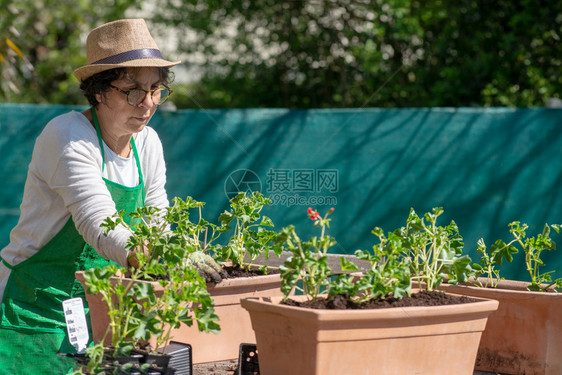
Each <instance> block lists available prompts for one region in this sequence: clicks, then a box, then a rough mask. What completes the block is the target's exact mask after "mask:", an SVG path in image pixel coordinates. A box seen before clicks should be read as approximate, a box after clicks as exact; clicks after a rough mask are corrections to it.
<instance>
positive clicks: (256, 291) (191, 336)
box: [172, 274, 282, 363]
mask: <svg viewBox="0 0 562 375" xmlns="http://www.w3.org/2000/svg"><path fill="white" fill-rule="evenodd" d="M207 290H208V291H209V293H210V294H211V297H212V298H213V300H214V301H215V313H216V314H217V315H218V316H219V319H220V321H219V324H220V327H221V330H220V332H219V333H218V334H216V335H215V334H212V333H204V332H199V330H198V329H197V327H196V326H195V325H193V326H191V327H188V326H185V325H182V326H181V327H180V328H178V329H174V330H173V331H172V337H173V341H176V342H181V343H186V344H191V346H192V347H193V363H203V362H215V361H223V360H227V359H234V358H238V354H239V350H240V344H241V343H255V342H256V336H255V334H254V331H253V330H252V323H251V321H250V315H249V314H248V312H247V311H246V310H245V309H243V308H242V307H241V306H240V299H242V298H249V297H263V296H271V295H274V296H281V295H282V293H281V277H280V276H279V274H272V275H266V276H255V277H244V278H234V279H226V280H223V281H221V282H220V283H219V284H209V285H208V286H207Z"/></svg>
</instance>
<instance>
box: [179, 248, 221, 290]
mask: <svg viewBox="0 0 562 375" xmlns="http://www.w3.org/2000/svg"><path fill="white" fill-rule="evenodd" d="M188 261H189V262H190V263H191V265H192V266H193V267H195V268H196V269H197V271H199V274H200V275H201V276H202V277H204V278H205V281H207V282H215V283H220V282H221V280H222V279H223V278H226V277H227V276H228V275H227V273H226V271H224V270H223V269H222V266H221V265H220V264H218V263H217V262H215V260H214V259H213V258H212V257H211V256H209V255H208V254H205V253H204V252H202V251H195V252H193V253H191V254H189V257H188Z"/></svg>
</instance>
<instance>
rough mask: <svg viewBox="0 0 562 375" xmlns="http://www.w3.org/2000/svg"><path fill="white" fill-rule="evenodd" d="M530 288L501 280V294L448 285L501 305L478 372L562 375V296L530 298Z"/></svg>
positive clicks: (483, 347) (539, 294)
mask: <svg viewBox="0 0 562 375" xmlns="http://www.w3.org/2000/svg"><path fill="white" fill-rule="evenodd" d="M528 284H529V283H526V282H522V281H514V280H500V282H499V285H498V287H496V288H480V287H476V286H465V285H447V284H443V285H442V286H441V287H440V288H441V289H443V290H446V291H447V292H450V293H456V294H463V295H467V296H474V297H481V298H492V299H495V300H497V301H499V303H500V305H499V308H498V310H497V311H496V312H494V313H492V314H490V316H489V318H488V325H487V326H486V330H485V331H484V333H483V334H482V340H481V341H480V348H479V349H478V356H477V360H476V369H477V370H480V371H488V372H499V373H501V374H518V375H519V374H521V375H523V374H525V375H539V374H540V375H560V374H562V318H561V317H560V313H561V311H562V294H559V293H544V292H529V291H527V289H526V287H527V285H528Z"/></svg>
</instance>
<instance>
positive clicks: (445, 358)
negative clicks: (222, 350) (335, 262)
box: [242, 296, 498, 375]
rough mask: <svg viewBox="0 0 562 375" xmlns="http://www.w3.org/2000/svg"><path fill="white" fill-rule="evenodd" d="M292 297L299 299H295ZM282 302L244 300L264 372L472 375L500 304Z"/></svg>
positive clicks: (269, 374) (281, 374)
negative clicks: (341, 306) (364, 306)
mask: <svg viewBox="0 0 562 375" xmlns="http://www.w3.org/2000/svg"><path fill="white" fill-rule="evenodd" d="M296 298H300V296H299V297H296ZM280 300H281V298H280V297H273V298H271V299H265V298H260V299H252V298H247V299H244V300H242V307H244V308H245V309H246V310H248V311H249V313H250V317H251V320H252V326H253V328H254V331H255V332H256V339H257V349H258V355H259V363H260V374H262V375H277V374H278V375H286V374H291V375H315V374H316V375H320V374H322V375H324V374H362V375H368V374H385V375H393V374H396V375H403V374H427V375H435V374H455V375H472V374H473V372H474V362H475V359H476V351H477V349H478V343H479V342H480V336H481V334H482V331H483V330H484V327H485V326H486V320H487V317H488V314H490V313H491V312H492V311H494V310H496V309H497V307H498V302H497V301H493V300H480V301H478V302H474V303H468V304H459V305H448V306H430V307H402V308H388V309H375V310H314V309H307V308H300V307H292V306H286V305H282V304H279V301H280Z"/></svg>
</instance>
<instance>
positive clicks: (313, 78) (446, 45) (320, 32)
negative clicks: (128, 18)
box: [0, 0, 562, 108]
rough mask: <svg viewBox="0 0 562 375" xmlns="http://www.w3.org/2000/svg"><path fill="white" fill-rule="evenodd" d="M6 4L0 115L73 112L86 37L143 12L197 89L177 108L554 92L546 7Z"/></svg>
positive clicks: (431, 100) (367, 0)
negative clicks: (13, 106) (9, 70)
mask: <svg viewBox="0 0 562 375" xmlns="http://www.w3.org/2000/svg"><path fill="white" fill-rule="evenodd" d="M16 2H17V4H18V6H17V7H18V9H19V8H21V7H24V9H23V10H21V12H20V14H19V15H18V16H15V15H13V14H12V13H13V12H12V13H10V14H11V15H10V17H8V19H7V22H6V21H5V19H4V18H0V30H10V29H9V27H8V26H14V27H15V28H16V29H17V30H18V31H19V32H20V33H21V34H22V36H21V38H15V37H13V36H11V35H9V37H10V38H12V40H14V42H15V43H16V45H17V46H19V47H20V49H21V50H22V52H23V54H24V56H26V57H27V58H28V59H29V62H30V63H31V65H33V67H34V71H33V73H32V74H31V77H29V74H27V76H26V75H25V74H20V79H21V80H22V82H20V86H19V87H20V88H21V90H22V91H21V94H18V95H14V94H12V95H11V96H10V97H8V98H7V99H8V100H10V101H30V102H51V103H76V102H77V99H76V95H77V94H76V93H77V90H78V89H77V84H76V83H75V82H72V81H73V80H74V79H73V78H72V77H71V73H72V70H73V69H75V68H76V67H77V66H79V65H81V64H83V63H84V62H85V56H84V55H85V53H84V40H83V36H84V33H85V32H86V31H87V30H88V29H91V27H92V26H93V25H96V24H100V23H102V22H106V21H109V20H111V19H115V18H118V17H120V16H122V15H124V14H125V11H126V10H127V9H129V8H132V7H138V8H140V7H141V6H142V5H143V4H144V5H145V6H148V5H151V11H150V12H148V13H147V14H149V18H148V19H147V21H148V23H149V25H150V26H151V29H153V28H154V30H155V31H156V32H157V37H156V39H158V41H159V42H160V41H162V40H164V41H166V42H170V43H171V42H173V41H174V40H175V41H177V48H176V51H177V55H180V54H181V55H182V59H183V61H184V62H185V66H186V67H188V68H189V71H190V72H193V71H195V72H196V73H197V75H198V76H200V79H199V78H198V79H195V80H193V81H192V82H189V83H188V84H181V85H180V82H178V84H176V87H174V88H175V93H174V96H173V98H172V100H173V101H174V102H175V103H176V105H177V106H178V107H192V108H212V107H223V108H232V107H288V108H315V107H361V106H365V107H421V106H428V107H432V106H522V107H523V106H542V105H544V104H545V103H546V101H547V99H548V98H552V97H558V98H559V97H560V92H561V91H562V75H561V74H560V68H561V60H562V52H561V51H562V50H561V48H560V38H561V36H562V2H560V1H556V0H516V1H507V0H498V1H489V0H458V1H454V2H451V1H443V0H427V1H421V0H299V1H293V0H260V1H251V0H225V1H217V0H205V1H203V0H143V1H138V2H136V3H134V2H133V1H132V0H100V1H97V2H95V3H94V2H93V1H91V0H80V1H70V0H62V1H58V2H54V1H53V0H47V1H44V2H43V3H42V4H43V5H41V4H38V3H36V2H32V1H31V0H0V4H2V5H4V6H3V7H2V10H1V12H2V13H5V12H6V10H8V12H10V9H12V10H13V8H14V7H15V5H14V4H16ZM24 14H25V16H23V15H24ZM10 20H11V21H10ZM7 32H8V33H9V31H7ZM3 33H4V31H0V34H1V35H0V40H2V39H5V38H6V37H7V36H5V35H4V34H3ZM32 34H37V37H35V38H34V37H32V36H31V35H32ZM3 50H6V47H3V45H2V44H1V42H0V53H2V51H3ZM18 63H19V64H20V65H21V62H18ZM22 72H23V71H22ZM24 73H25V72H24ZM22 77H23V78H22ZM74 81H75V80H74ZM178 81H179V80H178ZM0 95H2V93H0ZM1 98H2V97H0V99H1ZM4 98H6V95H4Z"/></svg>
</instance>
